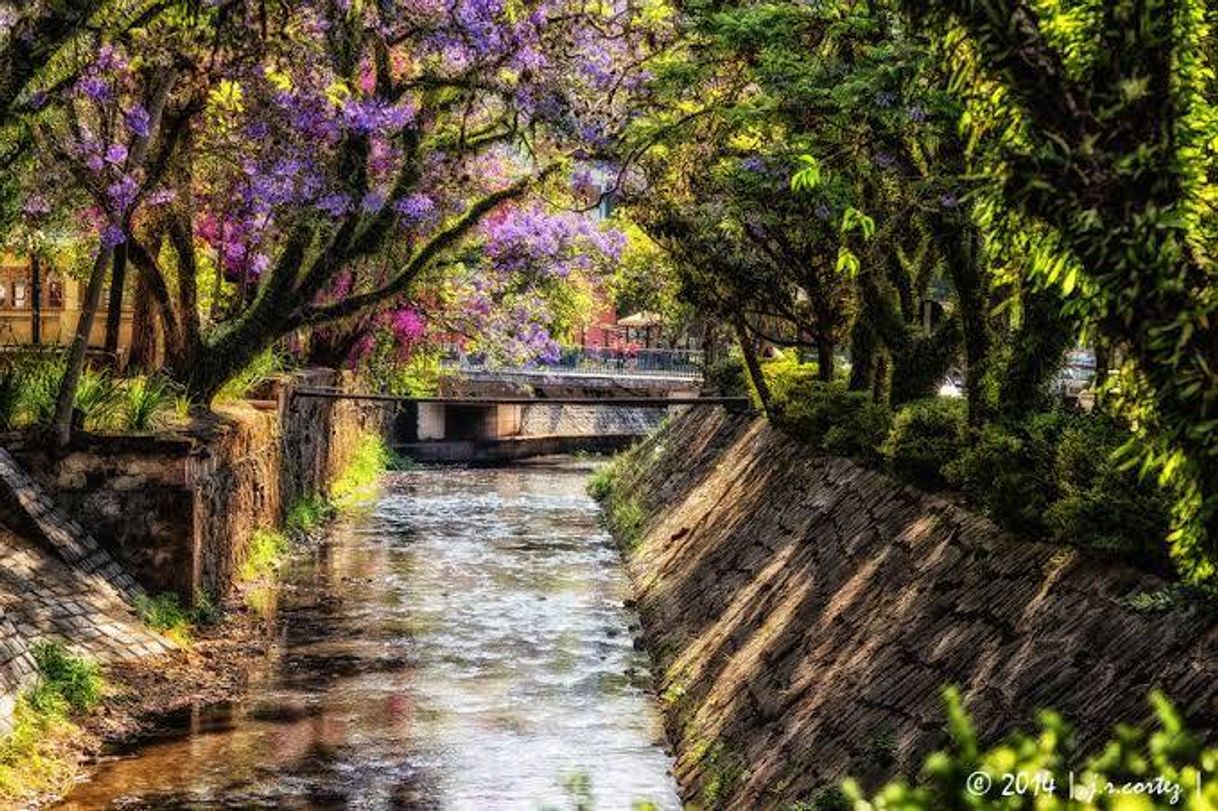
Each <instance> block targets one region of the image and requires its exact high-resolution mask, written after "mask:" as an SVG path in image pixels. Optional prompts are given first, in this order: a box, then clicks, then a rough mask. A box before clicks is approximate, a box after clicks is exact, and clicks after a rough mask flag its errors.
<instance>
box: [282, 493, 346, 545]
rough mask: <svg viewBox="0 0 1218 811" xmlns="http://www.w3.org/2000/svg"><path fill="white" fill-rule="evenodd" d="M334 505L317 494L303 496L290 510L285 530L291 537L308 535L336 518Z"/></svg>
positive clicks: (284, 524)
mask: <svg viewBox="0 0 1218 811" xmlns="http://www.w3.org/2000/svg"><path fill="white" fill-rule="evenodd" d="M334 513H335V508H334V505H333V504H331V503H330V502H328V501H326V500H325V499H324V498H322V497H321V496H319V495H317V494H312V495H307V496H302V497H300V498H298V499H297V500H296V501H295V502H293V504H292V506H291V507H289V508H288V514H287V517H286V518H285V519H284V522H283V528H284V531H286V532H287V533H288V534H289V535H308V534H309V533H310V532H312V531H314V530H315V529H317V528H318V527H319V526H321V525H322V524H323V523H325V522H326V521H328V520H329V519H330V518H333V517H334Z"/></svg>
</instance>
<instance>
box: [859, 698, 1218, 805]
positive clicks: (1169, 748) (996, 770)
mask: <svg viewBox="0 0 1218 811" xmlns="http://www.w3.org/2000/svg"><path fill="white" fill-rule="evenodd" d="M944 702H945V704H946V706H947V731H948V735H949V738H950V741H951V744H950V747H949V748H947V749H945V750H943V751H939V752H935V753H934V754H932V755H930V756H929V757H928V758H927V759H926V761H925V763H924V765H923V768H922V771H921V774H920V775H919V776H918V780H917V782H916V783H915V784H913V785H910V784H908V783H906V782H904V781H900V780H898V781H894V782H892V783H889V784H887V785H885V786H883V787H881V788H880V789H879V790H878V791H876V792H875V794H873V795H870V796H868V794H867V793H865V792H864V791H863V790H862V788H861V787H860V786H859V784H858V783H857V782H855V781H853V780H847V781H846V782H845V783H844V785H843V791H844V793H845V794H846V796H847V797H848V799H849V800H850V802H851V803H852V805H851V806H850V807H852V808H854V809H856V810H857V811H896V810H897V809H900V811H939V810H940V809H945V808H955V809H989V808H1002V809H1008V811H1021V810H1022V809H1027V811H1032V809H1035V810H1036V811H1066V809H1080V811H1093V810H1095V809H1102V808H1103V809H1114V808H1115V809H1130V811H1133V809H1146V810H1147V811H1149V810H1150V809H1167V808H1183V809H1193V811H1202V809H1210V808H1213V807H1214V805H1215V803H1218V779H1216V778H1215V776H1214V775H1215V772H1214V764H1215V763H1218V749H1205V748H1203V747H1202V746H1201V743H1200V739H1199V738H1198V737H1197V736H1195V735H1193V734H1192V733H1190V732H1189V731H1188V730H1187V729H1186V728H1185V725H1184V721H1183V719H1182V718H1181V716H1180V714H1179V713H1178V712H1177V711H1176V710H1175V708H1174V707H1173V706H1172V705H1171V703H1170V701H1168V699H1167V697H1166V696H1164V695H1163V694H1162V693H1159V692H1157V691H1155V692H1152V693H1151V694H1150V704H1151V706H1152V708H1153V709H1154V714H1155V717H1156V719H1157V726H1158V728H1157V729H1156V730H1155V731H1153V732H1147V731H1146V730H1142V729H1138V728H1136V727H1132V726H1127V725H1121V726H1118V727H1117V728H1116V729H1115V730H1114V731H1113V734H1112V737H1111V739H1110V740H1109V741H1108V742H1107V743H1106V744H1105V745H1104V746H1102V747H1101V748H1100V750H1099V751H1098V752H1097V753H1095V754H1094V755H1092V756H1091V757H1090V758H1089V759H1087V760H1085V761H1084V760H1082V758H1081V757H1080V754H1081V753H1077V752H1075V751H1074V748H1073V740H1074V739H1073V735H1072V733H1071V730H1070V728H1069V726H1068V725H1067V724H1066V722H1065V721H1064V719H1062V717H1061V716H1060V715H1058V714H1057V713H1054V712H1051V711H1045V712H1042V713H1040V716H1039V723H1040V730H1039V732H1038V733H1037V734H1035V735H1029V734H1026V733H1023V732H1018V731H1016V732H1013V733H1011V734H1010V735H1008V736H1007V737H1006V738H1005V739H1004V740H1003V741H1002V742H1000V743H999V744H997V745H996V746H994V747H992V748H990V749H982V748H981V745H980V743H979V741H978V739H977V734H976V731H975V730H974V728H973V725H972V722H971V721H970V719H969V717H968V714H967V713H966V712H965V710H964V707H963V703H962V702H961V699H960V694H959V692H958V691H957V690H955V689H954V688H948V689H946V690H944ZM1080 763H1081V767H1080ZM1069 770H1073V771H1074V780H1073V785H1074V788H1075V796H1074V797H1073V798H1071V797H1069V796H1068V794H1069V788H1070V779H1069V776H1068V775H1069ZM979 773H980V774H981V775H984V776H983V777H978V774H979ZM1008 775H1011V776H1013V777H1020V776H1021V777H1022V779H1023V781H1025V782H1024V785H1025V787H1026V790H1024V791H1013V790H1009V789H1010V788H1011V786H1012V785H1013V782H1012V781H1011V780H1009V779H1008V778H1007V776H1008ZM1110 783H1111V785H1112V787H1113V788H1112V789H1111V790H1109V788H1108V786H1109V784H1110ZM1135 784H1141V790H1140V791H1129V792H1127V793H1126V792H1124V791H1122V789H1123V788H1124V787H1126V786H1133V785H1135ZM1198 786H1200V791H1199V792H1198V790H1197V788H1198ZM1004 789H1008V791H1006V792H1005V793H1004Z"/></svg>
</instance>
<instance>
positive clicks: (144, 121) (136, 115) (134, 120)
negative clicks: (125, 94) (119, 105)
mask: <svg viewBox="0 0 1218 811" xmlns="http://www.w3.org/2000/svg"><path fill="white" fill-rule="evenodd" d="M125 120H126V122H127V129H129V130H131V132H132V134H133V135H135V136H136V137H139V138H147V137H148V134H149V132H150V130H149V127H150V126H151V123H152V122H151V120H150V119H149V117H148V111H147V110H145V109H144V107H143V105H141V104H137V105H135V106H134V107H132V108H131V109H130V110H128V111H127V115H126V116H125Z"/></svg>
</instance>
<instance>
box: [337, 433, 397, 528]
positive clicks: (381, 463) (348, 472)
mask: <svg viewBox="0 0 1218 811" xmlns="http://www.w3.org/2000/svg"><path fill="white" fill-rule="evenodd" d="M393 462H394V459H393V452H392V451H390V450H389V446H388V445H386V444H385V440H384V439H382V438H381V437H380V435H379V434H372V433H366V434H363V435H362V436H361V437H360V438H359V440H358V442H357V444H356V447H355V453H354V454H353V455H352V457H351V461H350V462H348V463H347V467H346V468H345V469H344V470H343V471H342V473H340V474H339V476H338V477H337V478H336V479H335V480H334V482H333V484H331V485H330V501H331V503H333V505H334V506H335V507H336V508H337V509H339V510H345V509H350V508H351V507H355V506H357V505H359V504H361V503H364V502H366V501H368V500H369V499H371V498H373V497H375V496H376V485H377V482H378V481H379V479H380V477H381V474H382V473H384V472H385V471H386V470H388V469H389V468H390V467H392V466H393Z"/></svg>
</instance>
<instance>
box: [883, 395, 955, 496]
mask: <svg viewBox="0 0 1218 811" xmlns="http://www.w3.org/2000/svg"><path fill="white" fill-rule="evenodd" d="M966 418H967V415H966V405H965V402H964V400H962V399H960V398H948V397H936V398H931V399H927V400H916V401H914V402H912V403H910V404H909V405H907V406H905V407H904V408H902V409H901V410H900V411H898V412H897V413H896V416H895V417H894V418H893V421H892V430H891V431H890V432H889V434H888V439H887V440H885V442H884V455H885V456H886V457H887V458H888V462H889V465H890V466H891V468H892V472H893V473H894V474H895V475H896V476H898V477H899V478H902V479H904V480H906V481H909V482H912V483H913V484H916V485H919V486H921V487H925V488H928V489H934V488H939V487H942V486H944V485H945V484H946V483H947V478H946V476H945V469H946V468H947V467H948V465H949V463H951V462H952V461H953V460H954V459H956V458H957V457H958V456H959V455H960V451H961V448H962V447H963V445H964V437H965V431H966V427H967V426H966Z"/></svg>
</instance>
